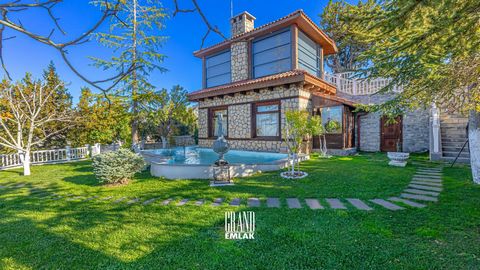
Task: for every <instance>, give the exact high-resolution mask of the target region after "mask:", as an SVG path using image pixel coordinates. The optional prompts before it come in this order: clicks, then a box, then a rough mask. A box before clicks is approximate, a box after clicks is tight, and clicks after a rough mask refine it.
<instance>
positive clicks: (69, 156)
mask: <svg viewBox="0 0 480 270" xmlns="http://www.w3.org/2000/svg"><path fill="white" fill-rule="evenodd" d="M65 153H66V154H67V160H68V161H70V159H72V155H71V153H70V145H67V146H65Z"/></svg>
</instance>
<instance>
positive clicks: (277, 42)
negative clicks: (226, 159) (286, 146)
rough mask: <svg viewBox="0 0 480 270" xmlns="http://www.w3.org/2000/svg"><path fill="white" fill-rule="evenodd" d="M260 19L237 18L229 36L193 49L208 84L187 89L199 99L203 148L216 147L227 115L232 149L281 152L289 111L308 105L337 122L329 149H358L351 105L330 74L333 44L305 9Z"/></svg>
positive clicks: (244, 15)
mask: <svg viewBox="0 0 480 270" xmlns="http://www.w3.org/2000/svg"><path fill="white" fill-rule="evenodd" d="M254 20H255V17H253V16H252V15H250V14H249V13H248V12H243V13H241V14H239V15H237V16H235V17H233V18H232V19H231V29H232V33H231V34H232V37H231V38H230V39H228V40H226V41H224V42H221V43H219V44H216V45H213V46H211V47H208V48H205V49H202V50H199V51H196V52H195V53H194V55H195V56H196V57H199V58H201V59H202V61H203V71H202V72H203V89H201V90H199V91H195V92H192V93H190V94H189V99H190V100H191V101H197V102H198V108H199V110H198V117H199V145H200V146H205V147H210V146H211V144H212V143H213V141H214V140H215V138H216V135H217V134H216V132H217V129H216V126H217V123H216V122H217V121H218V119H217V117H216V115H217V114H219V113H221V114H222V115H223V116H224V118H223V119H224V120H223V121H224V123H223V127H226V128H225V133H226V137H227V138H228V140H229V142H230V144H231V146H232V148H234V149H245V150H262V151H281V150H282V136H284V134H283V132H282V130H283V126H284V123H285V121H284V113H285V111H286V110H308V111H310V112H312V113H318V114H321V115H322V119H323V121H324V122H326V121H337V122H338V124H339V127H340V128H339V129H338V130H336V131H334V132H332V133H330V134H329V135H328V137H327V142H328V146H329V148H332V149H349V148H353V147H354V146H355V140H354V125H355V124H354V115H353V113H352V110H353V102H351V101H349V100H347V99H344V98H340V97H338V96H337V95H336V86H335V85H332V84H330V83H328V82H327V81H326V80H325V79H324V73H325V71H324V57H325V56H327V55H330V54H333V53H336V51H337V48H336V46H335V42H334V41H333V40H332V39H330V38H329V37H328V36H327V35H326V34H325V33H324V32H322V30H321V29H320V28H319V27H318V26H317V25H316V24H315V23H314V22H313V21H312V20H311V19H309V18H308V17H307V16H306V15H305V13H303V12H302V11H296V12H294V13H291V14H289V15H288V16H285V17H283V18H281V19H278V20H276V21H274V22H271V23H268V24H266V25H263V26H260V27H257V28H254Z"/></svg>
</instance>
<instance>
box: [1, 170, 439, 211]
mask: <svg viewBox="0 0 480 270" xmlns="http://www.w3.org/2000/svg"><path fill="white" fill-rule="evenodd" d="M22 188H27V189H29V190H30V196H35V197H38V198H41V199H50V200H61V199H63V200H66V201H71V202H91V201H99V202H109V203H111V204H115V205H143V206H149V205H161V206H167V205H170V206H174V207H184V206H197V207H198V206H210V207H218V206H230V207H239V206H247V207H252V208H257V207H267V208H289V209H311V210H323V209H334V210H352V211H354V210H357V211H366V212H368V211H373V210H377V209H386V210H389V211H398V210H404V209H407V208H424V207H426V206H427V204H428V203H435V202H437V201H438V200H439V199H438V197H439V195H440V193H441V192H442V190H443V184H442V168H441V167H425V166H420V167H418V169H417V172H416V173H415V175H414V176H413V178H412V181H411V182H410V184H409V185H408V186H407V187H406V188H405V189H404V190H403V192H402V193H401V194H399V195H398V196H396V197H390V198H373V199H369V200H365V199H358V198H323V199H319V198H306V199H302V198H286V199H281V198H275V197H272V198H266V199H265V200H263V199H260V198H246V199H242V198H232V199H228V200H227V199H225V198H216V199H214V200H213V201H206V200H204V199H195V198H161V197H157V198H137V197H133V198H132V197H125V196H123V197H113V196H108V197H100V196H91V195H75V194H56V193H51V192H48V191H47V190H42V189H40V188H36V187H30V186H29V185H28V184H27V183H2V184H1V185H0V191H1V190H9V189H22Z"/></svg>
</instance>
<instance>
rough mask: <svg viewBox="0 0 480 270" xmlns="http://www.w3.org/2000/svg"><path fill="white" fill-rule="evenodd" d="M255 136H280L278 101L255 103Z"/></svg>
mask: <svg viewBox="0 0 480 270" xmlns="http://www.w3.org/2000/svg"><path fill="white" fill-rule="evenodd" d="M255 136H256V137H279V136H280V103H279V102H277V101H275V102H269V103H260V104H255Z"/></svg>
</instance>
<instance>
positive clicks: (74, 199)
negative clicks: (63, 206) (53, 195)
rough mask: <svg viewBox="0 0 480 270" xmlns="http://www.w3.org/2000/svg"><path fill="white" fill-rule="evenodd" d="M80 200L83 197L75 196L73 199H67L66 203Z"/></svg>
mask: <svg viewBox="0 0 480 270" xmlns="http://www.w3.org/2000/svg"><path fill="white" fill-rule="evenodd" d="M81 199H85V197H83V196H75V197H71V198H68V199H67V201H76V200H81Z"/></svg>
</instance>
